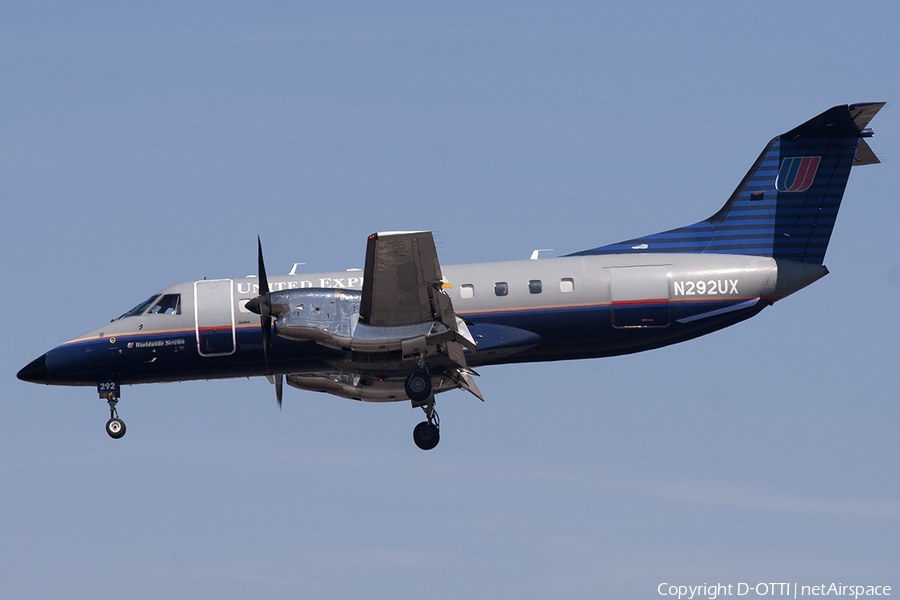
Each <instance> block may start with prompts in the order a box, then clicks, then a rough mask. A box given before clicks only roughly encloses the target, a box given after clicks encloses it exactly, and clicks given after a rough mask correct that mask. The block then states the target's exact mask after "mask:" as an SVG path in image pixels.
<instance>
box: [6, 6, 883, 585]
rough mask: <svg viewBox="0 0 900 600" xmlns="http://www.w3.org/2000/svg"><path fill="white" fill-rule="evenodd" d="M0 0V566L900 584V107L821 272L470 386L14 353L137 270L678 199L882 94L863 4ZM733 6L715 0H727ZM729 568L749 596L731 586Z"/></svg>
mask: <svg viewBox="0 0 900 600" xmlns="http://www.w3.org/2000/svg"><path fill="white" fill-rule="evenodd" d="M126 4H127V5H128V6H124V7H123V6H122V5H121V3H108V4H107V3H68V2H35V3H21V4H19V3H17V4H15V5H14V4H13V3H5V4H3V5H2V6H0V197H2V201H3V219H2V222H0V231H2V235H0V244H2V256H3V259H2V260H3V266H4V276H5V280H6V282H7V283H6V286H7V291H6V293H5V294H4V300H3V309H4V315H5V322H6V323H7V329H6V332H5V336H4V338H5V340H6V344H5V349H4V352H3V357H4V358H3V374H4V377H2V378H0V393H2V397H3V401H2V402H0V595H2V596H3V597H6V598H19V599H26V598H49V597H57V598H63V597H65V598H91V599H102V598H121V597H127V598H132V599H143V598H147V599H157V598H192V599H196V598H211V599H212V598H214V599H217V600H220V599H223V598H248V597H265V598H321V599H331V598H335V599H344V598H392V599H394V598H420V597H429V598H438V599H459V598H520V599H530V598H534V599H546V598H612V597H615V598H636V599H644V598H657V597H659V596H658V594H657V593H656V589H657V586H658V585H659V584H660V583H662V582H668V583H673V584H685V585H687V584H691V585H697V584H703V583H710V584H712V583H717V582H721V583H725V584H737V583H738V582H749V583H751V584H755V583H757V582H782V581H784V582H797V583H799V584H801V585H804V584H809V585H817V584H820V583H826V584H827V583H830V582H832V581H833V582H843V583H844V584H849V583H853V584H862V585H892V586H894V589H895V591H896V592H897V593H900V569H898V565H900V477H898V475H900V469H898V460H900V441H898V436H897V424H898V421H900V408H898V386H897V371H898V350H897V340H898V338H900V325H898V321H897V318H896V306H895V305H896V297H897V294H898V292H900V253H898V237H897V230H898V224H900V206H898V203H897V187H898V175H900V174H898V171H897V162H896V160H897V157H900V126H898V125H900V113H898V111H897V108H896V105H895V106H893V107H892V106H890V105H889V106H888V107H887V108H886V109H885V110H883V111H882V112H881V114H879V115H878V116H877V117H876V118H875V120H874V121H873V122H872V127H873V128H874V129H875V130H876V132H877V134H876V136H875V138H874V139H873V140H871V145H872V147H873V149H874V150H875V151H876V153H878V154H879V155H880V156H882V158H883V159H884V164H882V165H879V166H870V167H863V168H859V169H857V170H854V173H853V176H852V178H851V181H850V183H849V185H848V188H847V193H846V195H845V197H844V204H843V206H842V209H841V215H840V218H839V219H838V224H837V227H836V229H835V233H834V237H833V238H832V243H831V246H830V247H829V250H828V255H827V256H826V264H827V265H828V267H829V268H830V270H831V275H829V276H828V277H826V278H825V279H823V280H822V281H820V282H818V283H816V284H815V285H813V286H812V287H810V288H808V289H806V290H804V291H802V292H801V293H799V294H797V295H795V296H793V297H790V298H788V299H786V300H784V301H783V302H781V303H779V304H777V305H775V306H774V307H772V308H769V309H767V310H765V311H764V312H763V313H762V314H761V315H759V316H758V317H756V318H754V319H752V320H750V321H748V322H746V323H743V324H740V325H738V326H735V327H733V328H730V329H728V330H725V331H722V332H719V333H716V334H713V335H711V336H708V337H705V338H701V339H699V340H695V341H692V342H688V343H685V344H681V345H677V346H673V347H669V348H665V349H661V350H656V351H653V352H649V353H644V354H639V355H634V356H627V357H620V358H612V359H603V360H588V361H578V362H569V363H556V364H539V365H523V366H507V367H493V368H486V369H483V371H482V378H481V379H480V380H479V386H480V387H481V390H482V392H483V393H484V396H485V397H486V399H487V401H486V402H485V403H484V404H482V403H481V402H478V401H477V400H475V399H474V398H473V397H471V396H470V395H468V394H467V393H465V392H461V391H458V392H451V393H447V394H443V395H441V396H440V397H439V399H438V403H439V408H440V412H441V420H442V431H443V436H442V440H441V444H440V446H439V447H438V448H437V449H436V450H434V451H432V452H422V451H419V450H418V449H417V448H416V447H415V446H414V445H413V442H412V435H411V431H412V427H413V426H414V425H415V424H416V423H417V422H418V421H420V420H421V411H417V410H416V411H414V410H412V409H411V408H410V407H409V405H408V404H405V403H400V404H392V405H368V404H361V403H356V402H353V401H349V400H343V399H339V398H333V397H330V396H326V395H322V394H314V393H309V392H300V391H298V390H293V389H289V390H286V392H285V404H284V410H283V411H281V412H279V411H278V409H277V407H276V404H275V395H274V391H273V389H272V386H271V385H269V384H268V383H267V382H266V381H265V380H264V379H254V380H234V381H215V382H191V383H181V384H161V385H146V386H136V387H131V388H125V389H124V390H123V397H122V401H121V402H120V404H119V409H120V414H121V415H122V417H123V418H124V419H125V421H126V423H127V424H128V435H127V436H125V438H124V439H122V440H120V441H114V440H111V439H109V438H108V437H107V435H106V433H105V432H104V430H103V424H104V422H105V421H106V419H107V418H108V412H107V406H106V404H105V403H104V402H102V401H100V400H98V398H97V395H96V392H95V391H94V390H93V389H87V388H84V389H78V388H57V387H52V388H50V387H43V386H35V385H31V384H26V383H22V382H20V381H18V380H16V379H15V373H16V371H17V370H18V369H19V368H21V367H22V366H24V365H25V364H26V363H27V362H29V361H30V360H32V359H33V358H35V357H37V356H39V355H40V354H42V353H43V352H45V351H47V350H48V349H50V348H51V347H53V346H55V345H57V344H59V343H61V342H63V341H65V340H67V339H70V338H72V337H74V336H76V335H78V334H80V333H83V332H84V331H87V330H89V329H92V328H94V327H96V326H98V325H100V324H102V323H104V322H106V321H108V320H109V319H110V318H112V317H115V316H117V315H119V314H121V313H122V312H124V311H126V310H128V309H129V308H131V307H132V306H134V305H135V304H136V303H138V302H139V301H141V300H143V299H144V298H146V297H147V296H149V295H150V294H151V293H153V292H155V291H157V290H158V289H161V288H163V287H165V286H167V285H170V284H173V283H176V282H180V281H188V280H193V279H199V278H202V277H204V276H206V277H210V278H213V277H229V276H243V275H246V274H248V273H254V272H255V270H256V235H257V234H260V235H261V236H262V238H263V242H264V244H265V249H266V258H267V263H268V267H269V271H270V273H278V272H286V271H287V270H288V269H289V268H290V266H291V265H292V264H293V263H294V262H306V263H307V266H308V267H307V268H309V269H310V270H312V271H326V270H332V269H334V270H337V269H344V268H350V267H361V266H362V262H363V256H364V252H365V236H366V235H368V234H369V233H372V232H373V231H377V230H403V229H431V230H434V231H436V232H438V233H439V236H440V237H439V238H438V245H439V253H440V258H441V261H442V263H444V264H454V263H462V262H476V261H482V260H506V259H518V258H526V257H527V256H529V254H530V253H531V251H532V250H533V249H535V248H554V249H555V251H556V253H557V254H563V253H568V252H574V251H578V250H582V249H585V248H591V247H595V246H598V245H601V244H603V243H611V242H616V241H619V240H623V239H628V238H630V237H635V236H637V235H642V234H648V233H653V232H656V231H660V230H664V229H669V228H672V227H677V226H680V225H686V224H689V223H693V222H695V221H697V220H699V219H702V218H705V217H707V216H709V215H711V214H712V213H714V212H715V211H716V210H718V208H719V207H720V206H721V205H722V204H723V203H724V201H725V199H727V197H728V196H729V195H730V193H731V192H732V190H733V189H734V187H735V186H736V185H737V184H738V182H739V181H740V179H741V177H742V176H743V175H744V173H745V172H746V170H747V169H748V168H749V167H750V165H751V164H752V162H753V161H754V160H755V159H756V157H757V155H758V154H759V152H760V151H761V150H762V148H763V146H764V145H765V143H766V142H767V141H768V140H769V139H770V138H772V137H774V136H775V135H778V134H780V133H782V132H785V131H787V130H789V129H791V128H793V127H794V126H796V125H798V124H800V123H802V122H803V121H805V120H807V119H809V118H811V117H812V116H814V115H816V114H818V113H820V112H822V111H824V110H826V109H827V108H829V107H831V106H834V105H836V104H846V103H852V102H865V101H889V102H890V101H894V102H896V101H897V100H898V99H900V83H898V77H897V75H898V71H897V57H898V55H900V41H898V36H897V33H896V25H897V23H898V21H900V9H898V8H897V7H896V5H895V3H891V2H872V3H868V2H867V3H857V4H847V3H846V2H797V3H784V2H753V3H743V5H742V6H734V5H733V3H721V2H706V3H641V2H637V3H636V2H628V3H615V4H611V3H604V4H605V5H601V3H596V2H592V3H580V2H562V3H524V2H522V3H520V2H507V3H481V2H472V3H469V2H457V3H453V5H452V7H451V6H450V5H444V6H443V7H433V6H432V5H428V6H425V5H423V4H422V3H401V2H391V3H382V4H381V5H378V6H375V5H373V4H371V3H340V4H336V3H293V2H283V3H269V4H262V5H261V4H260V3H240V2H230V3H200V4H195V5H193V6H184V5H183V3H179V2H154V3H143V4H142V5H140V6H131V5H132V4H134V3H126ZM734 4H736V3H734ZM747 597H752V594H751V595H750V596H747Z"/></svg>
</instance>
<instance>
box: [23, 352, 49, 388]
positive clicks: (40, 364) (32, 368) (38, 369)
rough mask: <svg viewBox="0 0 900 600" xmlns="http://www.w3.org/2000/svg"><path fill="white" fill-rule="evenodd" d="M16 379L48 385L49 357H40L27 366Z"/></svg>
mask: <svg viewBox="0 0 900 600" xmlns="http://www.w3.org/2000/svg"><path fill="white" fill-rule="evenodd" d="M16 377H18V378H19V379H21V380H22V381H28V382H31V383H47V382H48V378H47V355H46V354H44V355H42V356H39V357H38V358H36V359H34V360H33V361H31V362H30V363H28V364H27V365H25V367H24V368H23V369H22V370H21V371H19V373H18V374H17V375H16Z"/></svg>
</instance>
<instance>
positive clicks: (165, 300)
mask: <svg viewBox="0 0 900 600" xmlns="http://www.w3.org/2000/svg"><path fill="white" fill-rule="evenodd" d="M150 314H153V315H180V314H181V294H165V295H164V296H163V297H162V298H160V299H159V300H157V301H156V303H155V304H154V305H153V306H151V307H150Z"/></svg>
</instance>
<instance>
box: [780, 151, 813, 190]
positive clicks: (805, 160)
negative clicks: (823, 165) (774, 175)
mask: <svg viewBox="0 0 900 600" xmlns="http://www.w3.org/2000/svg"><path fill="white" fill-rule="evenodd" d="M821 158H822V157H821V156H794V157H791V158H786V159H784V160H783V161H781V168H780V169H779V170H778V179H776V180H775V189H776V190H778V191H779V192H805V191H806V190H808V189H809V186H811V185H812V182H813V179H815V178H816V169H818V168H819V160H821Z"/></svg>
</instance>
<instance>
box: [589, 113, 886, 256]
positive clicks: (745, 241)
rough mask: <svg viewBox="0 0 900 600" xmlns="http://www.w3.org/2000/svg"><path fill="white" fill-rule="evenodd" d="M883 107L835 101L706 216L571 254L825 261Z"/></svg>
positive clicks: (783, 139) (778, 142)
mask: <svg viewBox="0 0 900 600" xmlns="http://www.w3.org/2000/svg"><path fill="white" fill-rule="evenodd" d="M883 106H884V102H873V103H865V104H851V105H844V106H835V107H834V108H832V109H829V110H827V111H825V112H824V113H822V114H821V115H819V116H817V117H815V118H814V119H811V120H809V121H807V122H806V123H804V124H803V125H800V126H799V127H796V128H794V129H792V130H790V131H788V132H787V133H785V134H782V135H780V136H778V137H776V138H775V139H773V140H772V141H771V142H769V144H768V146H766V148H765V150H763V152H762V154H760V156H759V158H758V159H756V162H755V163H754V165H753V167H752V168H751V169H750V171H749V172H748V173H747V175H746V176H744V179H743V181H741V183H740V185H738V187H737V189H736V190H735V191H734V193H733V194H732V195H731V198H729V199H728V202H726V203H725V206H723V207H722V209H721V210H719V212H717V213H716V214H714V215H713V216H711V217H710V218H708V219H706V220H705V221H700V222H699V223H695V224H693V225H689V226H687V227H680V228H678V229H672V230H671V231H664V232H662V233H656V234H653V235H648V236H645V237H641V238H635V239H633V240H627V241H624V242H619V243H618V244H611V245H609V246H602V247H600V248H594V249H592V250H585V251H583V252H577V253H575V254H573V255H572V256H581V255H589V254H628V253H663V252H678V253H684V252H689V253H698V252H713V253H719V254H751V255H757V256H771V257H773V258H781V259H787V260H794V261H799V262H806V263H814V264H819V265H821V264H822V263H823V262H824V260H825V250H826V248H827V247H828V241H829V240H830V239H831V232H832V230H833V229H834V223H835V220H836V219H837V214H838V209H839V208H840V206H841V198H842V197H843V195H844V188H845V187H846V185H847V179H848V177H849V176H850V169H851V167H853V166H859V165H866V164H873V163H877V162H879V160H878V158H877V157H876V156H875V154H874V153H873V152H872V150H871V149H870V148H869V146H868V144H867V143H866V141H865V140H864V139H863V138H867V137H870V136H871V135H872V130H870V129H867V128H866V126H867V125H868V123H869V121H870V120H871V119H872V117H874V116H875V114H876V113H877V112H878V111H879V110H880V109H881V107H883Z"/></svg>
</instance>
